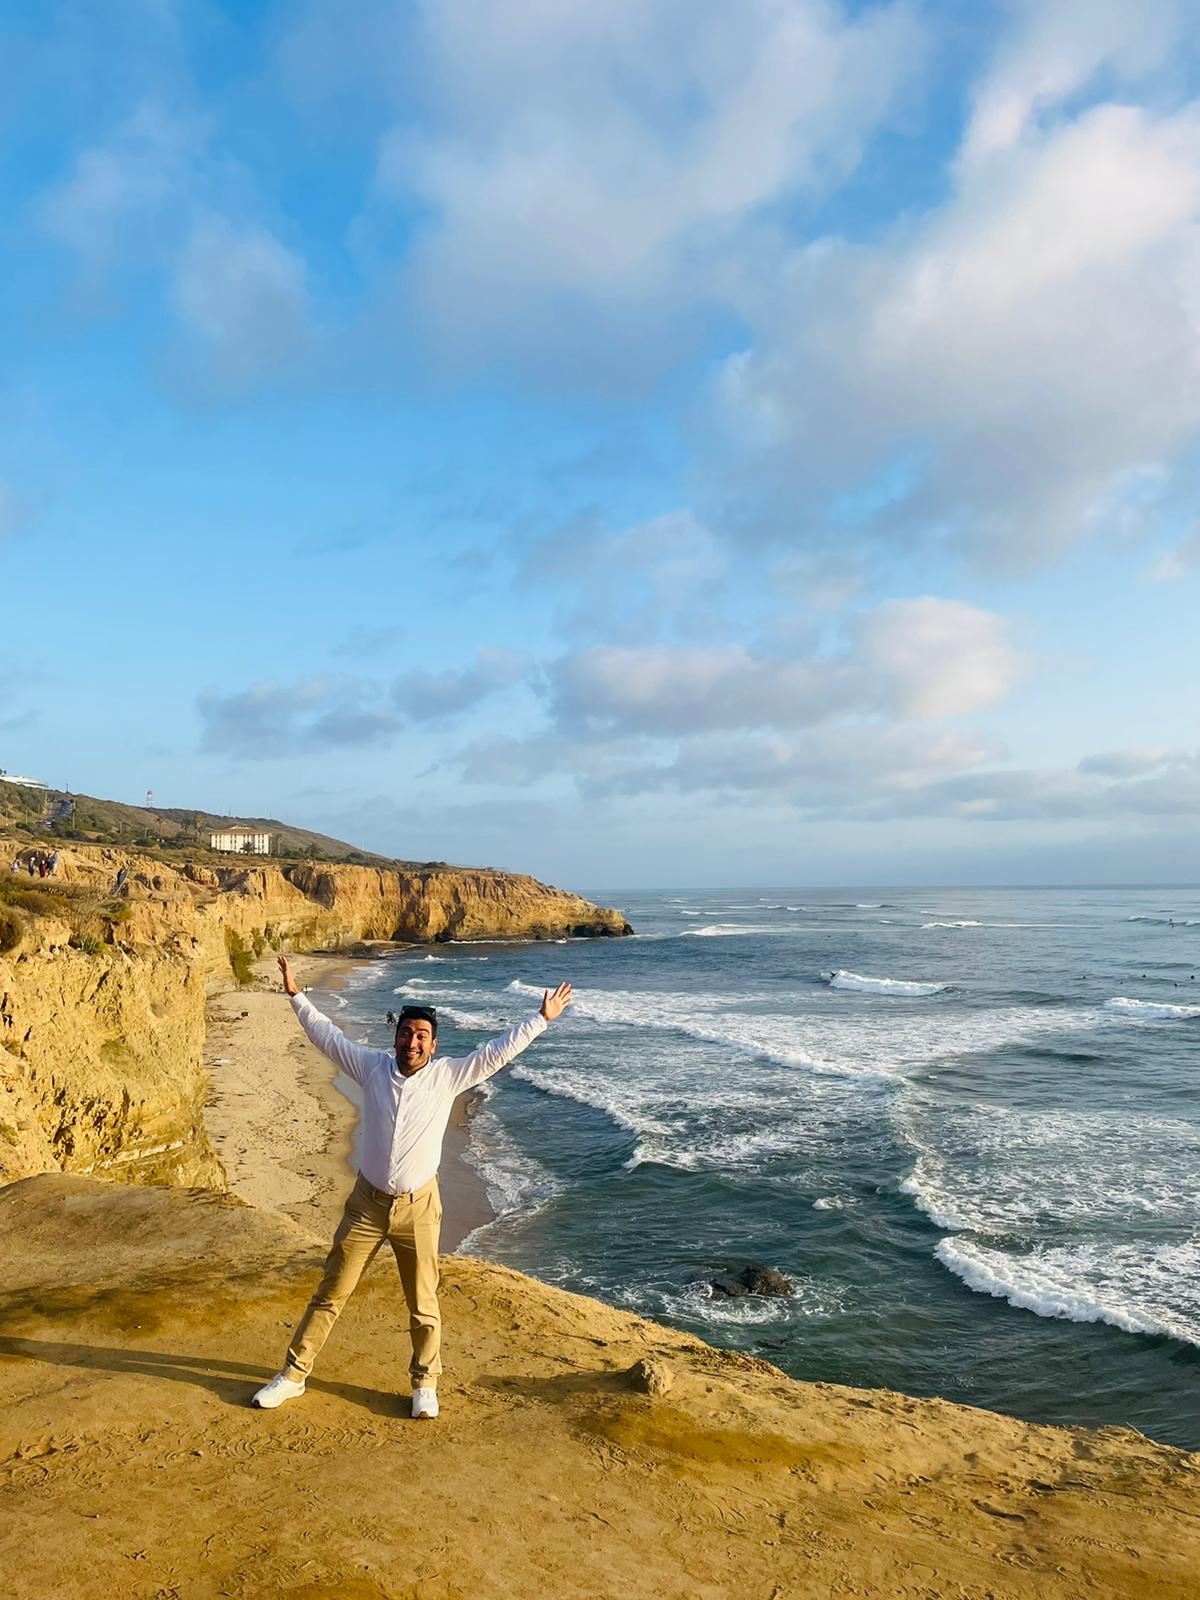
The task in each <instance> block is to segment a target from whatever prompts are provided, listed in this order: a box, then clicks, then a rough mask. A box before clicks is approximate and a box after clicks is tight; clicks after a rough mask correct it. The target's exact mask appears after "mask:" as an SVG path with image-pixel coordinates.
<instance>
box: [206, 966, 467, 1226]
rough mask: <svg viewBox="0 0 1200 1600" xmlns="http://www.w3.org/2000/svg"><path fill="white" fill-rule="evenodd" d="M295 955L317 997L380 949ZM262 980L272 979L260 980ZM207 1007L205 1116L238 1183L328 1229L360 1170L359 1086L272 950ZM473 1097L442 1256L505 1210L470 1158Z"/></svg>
mask: <svg viewBox="0 0 1200 1600" xmlns="http://www.w3.org/2000/svg"><path fill="white" fill-rule="evenodd" d="M288 959H289V961H290V962H291V965H292V971H293V973H294V975H295V977H296V981H297V982H298V983H299V984H300V985H301V987H302V988H303V989H306V990H308V989H313V990H316V991H317V993H318V1000H317V1003H318V1004H319V1003H320V996H321V995H322V994H329V993H333V994H336V993H337V991H338V990H339V989H340V988H341V987H342V985H343V984H344V983H345V982H346V980H347V979H348V978H349V976H350V974H351V973H352V972H355V971H358V970H359V969H361V968H362V967H365V966H369V965H371V964H372V963H373V961H375V960H378V959H379V958H378V957H372V956H367V957H363V956H359V957H351V956H345V955H338V954H334V953H316V954H309V955H296V956H289V957H288ZM264 982H265V983H268V984H270V987H259V986H258V985H259V984H260V983H264ZM207 1017H208V1024H207V1031H206V1035H205V1049H204V1057H205V1070H206V1072H207V1074H208V1080H209V1081H208V1092H207V1094H206V1096H205V1105H204V1121H205V1126H206V1128H207V1130H208V1136H209V1140H210V1142H211V1143H212V1146H213V1148H214V1149H215V1150H216V1152H217V1154H218V1156H219V1157H220V1159H221V1161H222V1163H223V1164H224V1166H225V1171H226V1179H227V1182H228V1185H229V1193H230V1194H232V1195H235V1196H236V1197H237V1198H238V1199H240V1200H245V1201H247V1202H248V1203H249V1204H250V1205H253V1206H257V1207H260V1208H265V1209H267V1210H270V1211H279V1212H282V1213H283V1214H284V1215H285V1216H287V1217H290V1218H291V1219H292V1221H293V1222H297V1223H299V1224H300V1225H301V1227H304V1228H307V1229H308V1230H309V1231H310V1232H312V1233H315V1234H317V1235H318V1236H319V1237H328V1236H329V1235H331V1234H332V1231H333V1229H334V1228H335V1227H336V1225H337V1221H338V1218H339V1217H340V1216H341V1212H342V1206H343V1204H344V1203H345V1198H346V1195H347V1194H348V1193H349V1191H350V1187H351V1185H352V1183H353V1181H354V1165H353V1151H354V1135H355V1131H356V1129H357V1127H358V1120H359V1107H358V1105H357V1103H356V1100H355V1098H354V1097H353V1095H352V1094H351V1093H349V1092H347V1091H349V1090H352V1089H353V1088H354V1085H352V1084H351V1083H350V1081H349V1080H348V1079H347V1078H346V1077H345V1076H344V1074H342V1073H340V1072H339V1071H338V1069H337V1067H336V1066H335V1065H334V1064H333V1062H332V1061H330V1060H329V1059H328V1058H327V1057H326V1056H324V1055H322V1054H321V1052H320V1051H319V1050H318V1049H317V1048H316V1046H315V1045H313V1044H310V1043H309V1041H308V1039H307V1038H306V1037H305V1036H304V1033H303V1032H302V1030H301V1029H300V1026H299V1024H298V1023H297V1022H296V1020H295V1017H294V1016H293V1015H292V1014H291V1008H290V1007H289V1006H288V1005H287V1003H286V999H285V997H284V994H283V991H282V989H281V988H280V987H279V986H278V982H277V979H276V975H275V962H274V957H273V956H272V957H271V958H270V961H269V963H268V962H267V961H265V960H264V961H261V962H259V963H258V965H257V966H256V969H255V986H254V987H253V988H248V989H238V988H235V987H233V986H232V985H231V986H229V987H227V988H222V989H219V990H215V991H214V992H213V993H212V994H210V996H209V999H208V1005H207ZM334 1021H337V1016H336V1010H335V1012H334ZM467 1098H468V1097H466V1096H460V1097H459V1099H458V1100H456V1101H455V1104H454V1109H453V1112H452V1113H451V1117H450V1123H449V1126H448V1127H447V1129H446V1138H445V1143H444V1146H443V1155H442V1164H441V1168H440V1170H439V1174H438V1175H439V1180H440V1188H441V1195H442V1209H443V1217H442V1239H441V1253H442V1254H443V1255H449V1254H451V1253H453V1252H454V1251H456V1250H457V1249H458V1247H459V1245H460V1244H461V1243H462V1241H463V1240H464V1239H465V1238H466V1237H467V1235H468V1234H469V1233H471V1232H472V1231H473V1230H474V1229H476V1228H478V1227H480V1226H481V1225H482V1224H484V1223H486V1222H490V1221H491V1220H492V1219H493V1217H494V1216H495V1212H494V1211H493V1209H492V1207H491V1205H490V1203H489V1201H488V1197H487V1190H486V1188H485V1186H484V1182H483V1179H482V1178H481V1177H480V1176H479V1173H478V1172H477V1171H476V1170H475V1168H474V1167H473V1166H472V1165H471V1164H470V1162H469V1161H468V1160H467V1152H468V1150H469V1147H470V1112H469V1109H468V1107H467V1106H466V1105H465V1104H464V1100H465V1099H467Z"/></svg>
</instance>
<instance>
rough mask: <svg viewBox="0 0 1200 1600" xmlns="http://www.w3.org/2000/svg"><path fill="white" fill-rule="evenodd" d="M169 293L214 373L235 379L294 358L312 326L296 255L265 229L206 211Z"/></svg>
mask: <svg viewBox="0 0 1200 1600" xmlns="http://www.w3.org/2000/svg"><path fill="white" fill-rule="evenodd" d="M173 298H174V304H175V309H176V311H177V312H178V315H179V317H180V320H181V321H182V323H183V324H184V326H185V327H186V328H187V329H188V331H189V332H190V333H191V334H192V335H193V336H194V337H195V338H196V339H197V340H198V341H199V343H200V345H201V347H202V348H203V349H204V350H205V352H206V355H207V357H208V359H209V360H210V361H211V363H212V366H213V369H214V371H215V372H216V373H217V374H218V375H219V376H220V377H221V378H223V379H225V380H227V381H230V382H232V383H234V384H235V385H244V384H246V383H250V382H253V381H254V380H255V379H257V378H259V377H262V376H265V375H266V374H269V373H272V372H277V371H278V370H279V369H280V368H282V367H284V366H286V365H288V364H289V363H292V362H294V361H295V360H296V358H297V357H298V355H299V354H300V352H301V351H302V349H303V346H304V343H305V340H306V337H307V334H308V329H309V326H310V317H311V306H310V301H309V292H308V285H307V282H306V278H305V267H304V262H303V261H302V260H301V259H300V257H299V256H297V255H295V254H294V253H293V252H292V251H290V250H288V249H286V248H285V247H284V246H283V245H282V244H280V242H279V241H278V239H276V238H274V237H273V235H272V234H270V233H268V232H267V231H266V230H265V229H263V228H259V227H255V226H246V225H237V224H234V223H232V222H230V221H229V219H228V218H226V217H222V216H217V215H215V214H212V213H204V212H201V213H200V214H198V215H197V217H196V218H195V221H194V222H193V225H192V228H191V232H190V235H189V237H188V241H187V245H186V247H185V248H184V251H183V254H182V256H181V258H180V260H179V263H178V266H177V269H176V272H175V280H174V294H173Z"/></svg>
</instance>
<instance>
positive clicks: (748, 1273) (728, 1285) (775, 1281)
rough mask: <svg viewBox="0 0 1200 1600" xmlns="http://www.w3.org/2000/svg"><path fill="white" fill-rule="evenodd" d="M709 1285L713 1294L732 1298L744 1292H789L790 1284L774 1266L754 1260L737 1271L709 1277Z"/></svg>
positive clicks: (790, 1290)
mask: <svg viewBox="0 0 1200 1600" xmlns="http://www.w3.org/2000/svg"><path fill="white" fill-rule="evenodd" d="M709 1287H710V1288H711V1289H712V1292H713V1294H715V1295H717V1296H719V1297H721V1298H724V1299H733V1298H735V1297H736V1296H738V1295H744V1294H791V1292H792V1285H791V1281H790V1279H788V1278H785V1277H784V1275H783V1273H782V1272H776V1270H775V1268H774V1267H762V1266H759V1265H758V1264H757V1263H756V1262H750V1263H749V1265H747V1266H744V1267H742V1268H741V1269H740V1270H739V1271H737V1272H722V1273H719V1274H718V1275H717V1276H716V1277H715V1278H710V1279H709Z"/></svg>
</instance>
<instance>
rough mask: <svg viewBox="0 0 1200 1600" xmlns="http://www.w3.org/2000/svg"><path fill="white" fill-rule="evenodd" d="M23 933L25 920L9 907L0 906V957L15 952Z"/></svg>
mask: <svg viewBox="0 0 1200 1600" xmlns="http://www.w3.org/2000/svg"><path fill="white" fill-rule="evenodd" d="M24 932H25V918H24V917H23V916H22V915H21V913H20V912H19V911H14V910H13V909H12V907H11V906H4V905H0V956H4V955H7V954H8V952H9V951H10V950H15V949H16V948H17V946H18V945H19V944H20V942H21V935H22V934H23V933H24Z"/></svg>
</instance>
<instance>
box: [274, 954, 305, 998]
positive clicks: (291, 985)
mask: <svg viewBox="0 0 1200 1600" xmlns="http://www.w3.org/2000/svg"><path fill="white" fill-rule="evenodd" d="M279 970H280V972H282V973H283V987H284V988H285V989H286V991H287V992H288V994H289V995H293V994H299V993H300V986H299V984H298V983H297V982H296V980H295V978H293V977H292V969H291V967H289V966H288V958H287V957H286V956H280V958H279Z"/></svg>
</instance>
